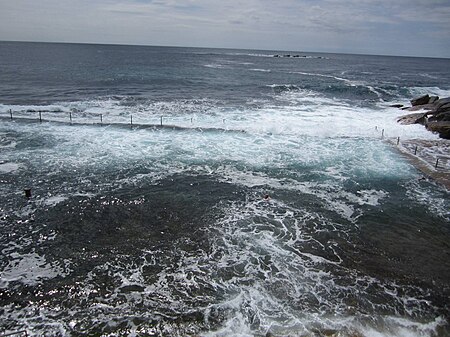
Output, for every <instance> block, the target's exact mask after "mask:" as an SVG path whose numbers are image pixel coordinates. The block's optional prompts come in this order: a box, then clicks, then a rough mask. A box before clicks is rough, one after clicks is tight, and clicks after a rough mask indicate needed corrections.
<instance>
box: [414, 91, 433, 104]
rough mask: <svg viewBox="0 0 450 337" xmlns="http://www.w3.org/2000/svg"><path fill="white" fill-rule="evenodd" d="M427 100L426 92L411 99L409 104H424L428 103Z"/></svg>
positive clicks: (428, 98) (428, 99)
mask: <svg viewBox="0 0 450 337" xmlns="http://www.w3.org/2000/svg"><path fill="white" fill-rule="evenodd" d="M429 101H430V96H429V95H428V94H426V95H423V96H420V97H417V98H414V99H412V100H411V105H412V106H416V105H424V104H428V102H429Z"/></svg>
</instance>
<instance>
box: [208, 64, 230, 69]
mask: <svg viewBox="0 0 450 337" xmlns="http://www.w3.org/2000/svg"><path fill="white" fill-rule="evenodd" d="M203 66H204V67H206V68H213V69H225V68H228V67H227V66H225V65H223V64H204V65H203Z"/></svg>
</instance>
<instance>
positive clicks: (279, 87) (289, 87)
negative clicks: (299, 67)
mask: <svg viewBox="0 0 450 337" xmlns="http://www.w3.org/2000/svg"><path fill="white" fill-rule="evenodd" d="M267 87H269V88H272V89H273V90H274V91H275V92H284V91H299V90H301V89H300V87H298V86H296V85H294V84H269V85H267Z"/></svg>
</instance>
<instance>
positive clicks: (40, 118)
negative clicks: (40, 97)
mask: <svg viewBox="0 0 450 337" xmlns="http://www.w3.org/2000/svg"><path fill="white" fill-rule="evenodd" d="M39 123H42V112H40V111H39Z"/></svg>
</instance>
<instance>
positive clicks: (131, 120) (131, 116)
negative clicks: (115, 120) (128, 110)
mask: <svg viewBox="0 0 450 337" xmlns="http://www.w3.org/2000/svg"><path fill="white" fill-rule="evenodd" d="M130 126H131V128H133V115H130Z"/></svg>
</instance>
